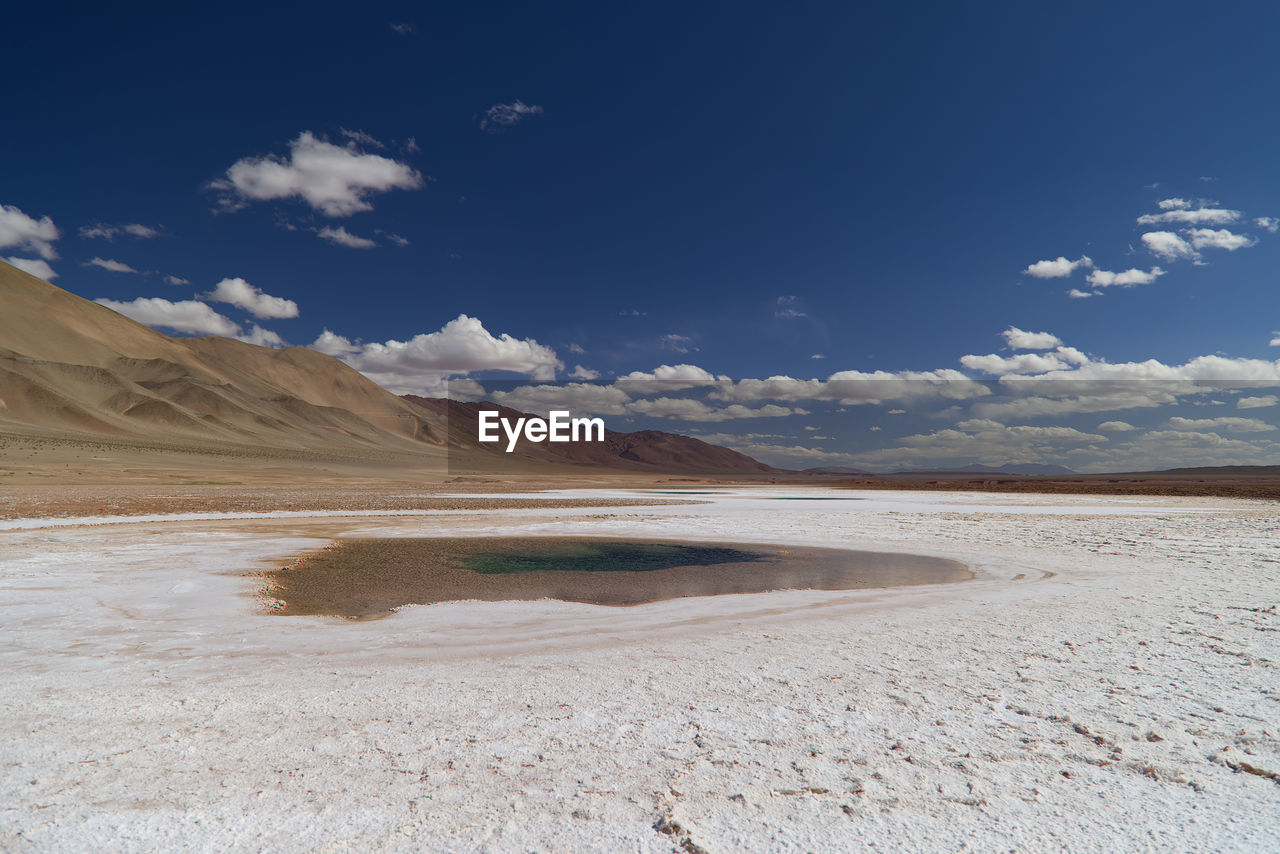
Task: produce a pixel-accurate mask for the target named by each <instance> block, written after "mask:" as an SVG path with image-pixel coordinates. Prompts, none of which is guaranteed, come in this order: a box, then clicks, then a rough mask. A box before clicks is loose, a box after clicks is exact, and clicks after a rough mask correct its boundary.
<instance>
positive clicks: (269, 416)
mask: <svg viewBox="0 0 1280 854" xmlns="http://www.w3.org/2000/svg"><path fill="white" fill-rule="evenodd" d="M485 406H486V407H488V406H491V405H489V404H485ZM478 407H479V404H472V403H456V402H453V401H448V400H442V399H431V398H422V397H414V396H407V397H398V396H396V395H394V394H392V393H391V392H388V391H387V390H386V389H384V388H382V387H381V386H379V385H377V384H376V383H374V382H373V381H371V380H369V379H368V378H366V377H365V376H364V375H363V374H361V373H359V372H358V371H355V370H353V369H352V368H350V367H349V366H347V365H346V364H344V363H343V362H341V361H338V360H337V359H334V358H332V357H330V356H326V355H324V354H323V353H319V352H316V351H315V350H311V349H308V348H306V347H290V348H288V349H283V350H275V349H271V348H267V347H259V346H256V345H254V344H247V343H245V342H242V341H237V340H234V339H230V338H218V337H193V338H183V337H170V336H168V335H164V334H163V333H160V332H157V331H156V330H154V329H151V328H150V327H147V326H144V325H142V324H140V323H137V322H135V321H133V320H130V319H129V318H127V317H125V316H123V315H121V314H119V313H117V312H114V311H112V310H110V309H108V308H106V307H104V306H101V305H98V304H97V303H94V302H90V301H89V300H86V299H82V298H81V297H78V296H76V295H74V294H72V293H69V292H68V291H65V290H63V289H62V288H59V287H56V286H54V285H51V284H49V283H48V282H45V281H43V280H41V279H37V278H35V277H34V276H30V275H28V274H26V273H24V272H22V271H20V270H18V269H16V268H14V267H12V266H9V265H7V264H3V263H0V433H10V434H28V435H40V436H44V437H57V436H64V437H67V438H72V439H76V440H81V441H82V440H85V439H102V440H105V441H120V440H126V441H128V442H130V443H132V444H133V445H135V446H137V445H142V446H145V447H156V448H161V447H163V448H165V449H168V450H173V449H175V448H183V447H189V448H200V449H206V450H208V449H214V450H216V449H235V450H237V452H244V453H247V454H253V453H254V452H263V451H268V450H270V451H289V452H303V453H319V454H322V455H336V456H338V457H342V458H344V459H359V458H367V459H373V458H378V459H381V460H386V459H387V458H388V455H391V456H394V457H397V458H400V457H405V458H407V460H408V462H409V463H410V464H417V465H421V466H425V467H437V468H441V469H443V468H444V467H445V465H446V464H448V465H449V466H450V468H452V466H453V464H460V465H465V463H466V462H467V461H468V460H474V461H476V462H478V463H482V464H484V465H485V466H486V467H487V468H488V469H489V470H495V468H496V469H497V470H499V471H500V470H501V466H502V465H504V464H508V463H515V462H517V461H519V462H520V463H521V464H522V465H525V466H527V465H529V464H537V465H541V466H542V467H544V468H552V467H560V468H563V467H566V466H573V467H574V468H575V469H582V468H590V467H592V466H596V467H604V468H611V469H622V470H631V471H646V472H654V473H659V472H661V473H690V474H692V473H698V474H753V475H759V474H768V473H772V472H776V471H777V470H776V469H774V468H772V467H770V466H767V465H765V464H764V463H760V462H757V461H756V460H753V459H751V458H750V457H748V456H746V455H744V454H740V453H738V452H736V451H731V450H729V449H727V448H721V447H717V446H715V445H709V444H707V443H706V442H702V441H700V440H698V439H693V438H689V437H687V436H680V435H676V434H673V433H664V432H660V431H656V430H643V431H640V432H636V433H618V432H615V431H607V433H606V437H605V441H604V442H601V443H576V444H574V443H569V444H564V445H559V444H555V445H553V444H543V445H528V444H527V443H522V444H521V445H520V446H519V447H518V448H517V451H516V453H514V454H512V455H510V456H508V455H505V454H503V453H502V452H501V451H497V452H496V453H497V455H496V456H495V449H494V447H493V446H489V445H481V444H480V443H479V441H478V440H477V433H476V423H475V411H476V409H477V408H478ZM496 408H499V409H502V410H503V411H504V413H505V414H506V415H507V416H508V417H510V416H512V415H522V414H524V413H516V412H515V410H511V409H506V408H505V407H496Z"/></svg>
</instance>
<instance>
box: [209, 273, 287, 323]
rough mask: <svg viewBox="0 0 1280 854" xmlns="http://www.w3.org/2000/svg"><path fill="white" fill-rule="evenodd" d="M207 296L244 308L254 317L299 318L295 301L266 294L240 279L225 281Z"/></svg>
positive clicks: (216, 300) (219, 283) (215, 300)
mask: <svg viewBox="0 0 1280 854" xmlns="http://www.w3.org/2000/svg"><path fill="white" fill-rule="evenodd" d="M207 296H208V298H209V299H211V300H213V301H214V302H225V303H230V304H231V305H234V306H236V307H237V308H243V309H244V310H245V311H247V312H249V313H250V314H252V315H253V316H254V317H260V318H264V319H265V318H277V319H278V318H286V317H297V316H298V304H297V303H296V302H294V301H293V300H291V299H284V298H283V297H273V296H271V295H270V294H264V293H263V292H262V291H261V290H259V289H258V288H255V287H254V286H253V285H251V284H249V283H248V282H246V281H245V280H244V279H241V278H239V277H237V278H234V279H223V280H222V281H220V282H218V284H217V287H215V288H214V289H213V290H212V291H211V292H210V293H209V294H208V295H207Z"/></svg>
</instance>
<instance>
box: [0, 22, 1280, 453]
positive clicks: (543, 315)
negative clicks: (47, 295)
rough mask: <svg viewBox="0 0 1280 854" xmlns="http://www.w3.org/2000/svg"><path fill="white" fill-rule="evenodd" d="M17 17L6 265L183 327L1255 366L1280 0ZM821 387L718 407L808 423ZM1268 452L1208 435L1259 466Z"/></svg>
mask: <svg viewBox="0 0 1280 854" xmlns="http://www.w3.org/2000/svg"><path fill="white" fill-rule="evenodd" d="M5 20H6V30H7V31H8V32H10V33H12V34H20V37H16V38H11V39H9V40H8V43H7V45H6V50H5V52H4V54H3V56H0V68H2V69H3V74H4V79H5V81H6V86H5V89H6V99H5V100H6V109H5V110H4V113H3V118H2V119H0V122H3V125H4V127H3V128H2V131H3V138H4V140H5V144H4V151H5V158H4V161H3V166H0V204H3V205H4V206H5V208H4V217H3V218H0V257H5V258H11V259H19V260H18V262H17V263H20V264H21V265H25V266H26V268H28V269H31V270H36V271H38V272H39V273H41V274H43V275H52V274H56V278H54V279H53V281H54V282H55V283H56V284H58V285H60V286H62V287H65V288H67V289H69V290H71V291H73V292H75V293H78V294H80V295H82V296H86V297H89V298H95V299H102V300H107V301H109V302H108V304H110V305H111V306H112V307H115V308H117V309H119V310H123V311H126V313H130V312H131V313H132V314H133V315H134V316H136V317H138V318H139V319H143V320H145V321H147V322H151V323H153V324H156V325H157V326H158V328H162V329H164V330H165V331H168V332H179V333H184V334H191V333H218V334H239V335H241V336H244V337H247V338H251V339H252V340H255V341H258V342H261V343H268V344H269V343H282V342H285V343H288V344H292V345H312V344H313V343H316V342H317V341H319V343H318V344H317V346H319V347H322V348H324V349H326V350H327V351H328V352H331V353H333V354H334V355H338V356H340V357H343V358H346V359H347V360H348V361H350V362H351V363H352V364H353V365H355V366H356V367H358V368H361V369H362V370H365V371H366V372H367V373H369V374H370V375H371V376H374V377H375V378H377V379H379V380H380V381H383V382H384V383H385V384H387V385H388V387H391V388H393V390H396V391H417V390H420V391H430V390H432V389H436V388H438V387H439V380H440V379H441V378H444V377H457V376H461V375H467V374H470V375H473V376H478V377H482V378H483V377H486V376H493V375H495V373H496V374H497V375H502V376H507V377H511V376H525V377H528V378H531V379H533V380H537V381H548V380H552V379H557V380H561V381H564V380H567V379H570V376H569V375H570V372H571V371H574V370H575V369H576V368H578V367H579V366H581V369H580V370H579V371H578V372H577V373H578V376H579V377H589V376H591V375H593V374H599V377H600V379H602V380H606V381H608V380H612V379H613V378H615V377H619V376H626V375H628V374H631V373H632V372H646V373H652V372H654V371H655V369H657V368H658V367H659V366H662V365H667V366H676V365H682V364H683V365H692V366H696V367H697V368H698V369H700V370H703V371H705V372H707V373H708V374H709V375H712V376H726V377H732V378H734V379H742V378H767V377H771V376H785V377H790V378H794V379H798V380H802V379H811V378H812V379H819V380H825V379H827V378H829V377H831V376H832V375H834V374H839V373H841V372H862V373H863V374H869V373H871V372H876V371H882V372H889V373H891V374H894V375H895V376H896V375H900V374H901V372H903V371H916V372H930V371H944V370H945V371H959V372H961V373H962V374H965V375H969V376H973V377H976V378H984V379H994V378H998V377H1001V376H1006V375H1008V374H1010V372H1011V371H1014V372H1016V375H1019V376H1021V375H1025V374H1026V373H1027V372H1028V366H1027V365H1025V364H1022V365H1013V364H1011V363H994V362H990V361H988V362H986V363H983V362H980V361H975V360H973V359H970V360H969V362H968V363H967V364H966V363H965V362H963V361H962V359H963V357H965V356H970V357H982V356H986V355H988V354H995V355H999V356H1002V357H1005V358H1009V357H1013V356H1015V355H1017V354H1018V353H1019V352H1021V353H1023V354H1024V355H1025V354H1027V353H1031V354H1035V353H1042V354H1043V353H1054V352H1057V351H1056V349H1055V348H1056V347H1058V346H1063V347H1068V348H1074V350H1075V351H1077V352H1079V353H1080V354H1082V356H1084V357H1085V358H1086V359H1087V362H1080V361H1079V360H1078V359H1077V360H1075V361H1072V360H1067V361H1065V362H1062V363H1061V364H1059V365H1058V366H1056V369H1057V370H1082V369H1083V370H1086V371H1090V370H1092V371H1094V372H1095V373H1093V374H1087V377H1088V378H1092V379H1097V378H1099V377H1101V376H1103V375H1106V376H1108V377H1109V378H1126V379H1127V378H1132V377H1135V376H1139V375H1142V376H1147V375H1148V374H1149V373H1150V372H1149V371H1148V373H1147V374H1143V373H1142V371H1141V369H1139V368H1130V369H1127V371H1125V370H1113V369H1112V368H1099V367H1098V366H1099V365H1109V366H1123V365H1138V364H1141V363H1143V362H1145V361H1146V360H1156V361H1157V362H1158V363H1159V364H1160V365H1161V366H1164V367H1168V368H1169V369H1171V370H1175V374H1173V375H1170V376H1163V375H1162V379H1166V380H1170V381H1173V380H1186V379H1187V378H1188V377H1190V376H1192V375H1194V376H1196V377H1199V378H1202V379H1203V378H1206V376H1207V375H1206V373H1205V372H1206V371H1208V372H1209V373H1213V374H1214V375H1213V376H1212V377H1208V378H1214V379H1222V378H1226V377H1228V376H1245V375H1247V376H1249V377H1251V378H1254V379H1257V378H1258V377H1260V376H1262V375H1263V374H1265V372H1266V370H1268V368H1267V366H1268V365H1269V366H1270V369H1271V370H1272V371H1273V372H1274V371H1275V370H1276V368H1277V366H1276V365H1275V360H1276V359H1277V357H1278V356H1280V349H1277V346H1278V345H1280V334H1277V332H1276V330H1280V297H1278V296H1277V288H1276V284H1277V283H1276V271H1277V270H1278V269H1280V254H1278V253H1280V234H1277V233H1275V231H1274V229H1275V227H1276V222H1275V221H1273V220H1272V219H1270V218H1273V217H1277V216H1280V193H1278V192H1277V191H1280V171H1278V167H1277V165H1276V164H1277V158H1276V157H1275V141H1276V140H1277V139H1280V113H1277V112H1276V110H1274V109H1273V106H1274V104H1275V103H1276V102H1277V96H1278V95H1280V92H1277V82H1278V81H1280V76H1278V74H1277V71H1276V67H1275V63H1274V56H1275V51H1274V45H1275V40H1276V37H1277V35H1278V34H1280V7H1277V6H1276V5H1275V4H1273V3H1265V2H1252V3H1225V4H1220V5H1218V6H1216V7H1214V8H1213V9H1212V10H1208V11H1206V9H1205V7H1204V6H1203V5H1202V4H1191V3H1180V2H1172V3H1170V2H1166V3H1158V4H1157V3H1123V4H1116V3H1073V4H1059V5H1056V6H1055V7H1054V8H1046V4H1032V3H986V4H951V3H925V4H915V5H911V6H895V7H893V8H883V9H878V10H868V9H866V8H859V7H856V6H855V5H854V4H844V3H826V4H809V3H802V4H788V5H785V6H784V5H779V4H750V3H733V4H685V3H681V4H674V3H657V4H653V3H651V4H645V5H644V6H643V7H641V6H638V5H634V6H623V5H621V4H601V3H583V4H551V5H545V4H543V5H534V4H525V3H513V4H456V5H453V6H444V5H440V6H433V5H423V4H382V3H364V4H360V5H359V6H351V5H347V4H344V5H341V6H337V5H325V4H310V5H308V6H306V7H305V9H304V8H303V7H292V6H290V7H285V6H283V5H278V4H255V5H244V6H239V7H236V6H230V5H218V6H217V7H209V8H205V7H198V6H196V5H194V4H155V5H154V6H153V7H152V8H150V9H149V10H140V9H139V10H133V11H130V12H127V13H122V12H120V11H117V10H116V9H115V8H113V7H111V6H110V5H107V6H104V5H102V4H69V5H63V6H60V7H57V8H52V7H45V8H37V7H35V6H25V7H22V8H19V9H17V10H15V11H9V12H7V13H6V16H5ZM1161 202H1164V203H1165V206H1164V207H1161V206H1160V203H1161ZM46 217H47V218H48V220H47V221H46V220H45V218H46ZM1140 217H1146V218H1147V221H1146V222H1139V218H1140ZM46 222H47V224H46ZM138 226H142V228H139V227H138ZM130 227H131V228H130ZM55 232H56V237H55V236H51V235H53V234H54V233H55ZM152 232H154V234H153V233H152ZM1144 235H1147V236H1148V237H1146V238H1145V239H1144ZM1150 235H1157V236H1156V237H1154V238H1153V237H1150ZM1159 235H1164V236H1159ZM1084 257H1087V259H1088V262H1087V263H1085V262H1080V259H1081V258H1084ZM1059 258H1062V259H1064V261H1063V262H1062V263H1059V264H1057V265H1056V266H1054V265H1047V266H1043V265H1042V266H1035V265H1037V264H1038V262H1042V261H1056V259H1059ZM95 259H97V262H96V263H95ZM1073 262H1079V263H1073ZM41 264H43V265H45V266H41ZM1064 265H1065V266H1064ZM113 267H114V268H115V269H109V268H113ZM124 267H127V268H128V269H129V270H133V271H136V272H129V271H127V270H124V269H123V268H124ZM1064 270H1069V271H1070V272H1069V275H1066V276H1062V277H1049V276H1046V275H1043V274H1047V273H1054V272H1063V271H1064ZM1157 270H1158V272H1156V271H1157ZM1036 273H1040V274H1042V275H1039V276H1038V275H1036ZM1109 273H1114V274H1117V276H1108V275H1107V274H1109ZM1090 277H1092V283H1091V278H1090ZM178 280H182V281H178ZM175 281H177V282H178V283H176V284H171V283H170V282H175ZM1100 283H1101V284H1100ZM1072 291H1075V292H1076V294H1077V295H1076V296H1075V297H1072V296H1069V293H1070V292H1072ZM1083 294H1087V295H1088V296H1081V295H1083ZM139 298H142V299H144V300H150V302H146V303H136V302H135V300H138V299H139ZM270 298H275V299H274V300H272V299H270ZM157 300H161V301H163V302H159V301H157ZM255 313H256V314H255ZM460 315H466V316H467V318H468V320H466V321H465V322H463V323H458V322H456V321H455V319H456V318H458V317H459V316H460ZM451 322H452V325H449V324H451ZM166 323H169V324H170V325H167V326H166V325H165V324H166ZM1011 328H1013V329H1016V330H1025V331H1028V332H1044V333H1048V334H1050V335H1051V336H1052V337H1054V338H1056V339H1057V340H1058V342H1059V343H1058V344H1055V345H1054V346H1053V347H1051V348H1047V349H1045V348H1041V349H1025V348H1024V349H1021V350H1019V349H1016V348H1015V347H1014V346H1013V345H1012V344H1011V343H1010V341H1009V336H1008V335H1006V334H1003V333H1006V332H1007V330H1009V329H1011ZM326 331H327V332H328V333H329V335H327V336H324V337H322V336H323V334H324V333H325V332H326ZM433 333H434V334H435V337H427V338H417V336H431V335H432V334H433ZM503 336H509V337H503ZM1273 340H1275V341H1277V344H1272V343H1271V342H1272V341H1273ZM415 341H416V344H415V343H414V342H415ZM388 342H409V343H407V344H406V345H405V346H403V347H396V346H393V345H391V344H388ZM815 356H820V357H822V358H814V357H815ZM1206 357H1214V358H1217V359H1219V360H1220V361H1219V362H1217V363H1214V364H1213V365H1211V366H1209V365H1207V363H1204V362H1200V363H1196V362H1195V360H1196V359H1198V358H1206ZM1224 360H1225V361H1224ZM1188 365H1198V366H1199V367H1192V368H1187V367H1186V366H1188ZM975 366H976V367H975ZM1040 367H1041V368H1042V369H1044V370H1042V371H1041V372H1044V371H1047V370H1052V369H1054V366H1052V365H1047V364H1042V365H1041V366H1040ZM1177 369H1181V370H1182V373H1181V374H1177V373H1176V370H1177ZM1098 371H1101V373H1098ZM1259 371H1261V372H1263V374H1260V373H1258V372H1259ZM1214 372H1216V373H1214ZM1113 374H1114V375H1115V376H1113ZM1082 378H1083V377H1082ZM1245 396H1250V397H1265V395H1259V394H1257V393H1254V392H1248V393H1247V394H1245ZM828 397H830V395H828ZM1178 400H1179V401H1181V402H1184V403H1185V402H1187V401H1186V400H1185V399H1184V398H1183V397H1179V398H1178ZM1234 401H1235V398H1232V399H1231V400H1226V401H1224V402H1223V403H1222V404H1221V405H1222V406H1224V407H1226V408H1228V409H1232V408H1233V407H1234V406H1235V403H1234ZM783 403H785V401H781V400H774V401H773V405H782V404H783ZM795 403H796V401H794V400H793V401H792V404H795ZM792 408H800V407H799V406H798V405H796V406H793V407H792ZM1086 408H1087V407H1086ZM1210 408H1212V407H1210ZM1249 408H1250V409H1251V410H1252V416H1251V417H1257V416H1259V413H1261V414H1262V416H1265V417H1267V418H1269V419H1270V420H1272V421H1274V420H1275V412H1276V410H1275V409H1272V408H1270V407H1267V406H1261V405H1256V406H1255V405H1252V404H1251V405H1250V407H1249ZM806 412H808V413H809V415H807V416H794V415H791V416H786V417H783V416H773V417H770V418H743V419H733V420H721V421H718V422H716V429H723V430H725V431H726V432H725V434H724V435H725V436H727V437H729V438H726V439H725V441H732V437H733V436H746V435H747V434H753V435H764V434H766V433H768V434H776V435H777V436H781V437H787V436H791V437H794V438H796V439H797V441H800V440H806V435H805V433H806V431H804V430H803V428H804V427H805V426H814V425H813V424H810V423H806V422H805V419H806V418H809V419H810V420H812V418H814V417H816V413H817V412H818V410H817V409H815V408H814V407H812V406H810V407H808V408H807V409H806ZM630 414H631V415H632V416H639V415H641V413H640V412H638V411H635V412H632V413H630ZM953 414H954V416H955V420H956V421H957V422H965V421H973V420H974V419H973V417H972V415H973V413H972V412H970V411H968V410H967V409H966V410H965V411H963V412H956V413H953ZM1075 414H1077V415H1078V414H1079V412H1077V413H1075ZM1112 414H1114V413H1112ZM1239 414H1240V413H1237V412H1235V411H1234V409H1233V411H1232V412H1230V413H1229V415H1228V416H1223V417H1234V416H1237V415H1239ZM1015 415H1016V414H1013V415H1010V416H1009V417H1015ZM1009 417H1006V419H1005V420H1006V421H1007V422H1008V425H1013V421H1010V420H1009ZM1017 417H1022V418H1024V419H1025V420H1026V424H1025V425H1022V426H1045V425H1046V424H1047V422H1045V421H1044V420H1043V419H1044V417H1045V416H1043V415H1037V416H1034V418H1039V419H1040V420H1034V418H1033V417H1032V416H1028V415H1026V414H1025V413H1024V414H1022V415H1020V416H1017ZM1087 417H1089V418H1093V417H1094V416H1093V415H1092V414H1090V415H1088V416H1087ZM1105 417H1109V416H1107V415H1106V414H1105V413H1103V414H1102V415H1100V416H1098V418H1095V419H1094V420H1095V421H1097V420H1098V419H1100V418H1105ZM1170 417H1183V418H1184V420H1185V419H1186V416H1170ZM1215 417H1217V416H1215ZM642 420H643V419H642ZM1190 420H1195V421H1205V420H1210V421H1211V420H1212V419H1205V418H1198V419H1190ZM1008 425H1007V426H1008ZM1015 426H1016V425H1015ZM1084 426H1087V425H1084ZM1161 426H1163V427H1164V428H1166V429H1164V430H1163V432H1179V433H1186V432H1196V433H1199V434H1205V433H1213V434H1214V435H1218V436H1219V438H1222V439H1224V440H1229V441H1238V440H1239V437H1238V436H1236V437H1234V438H1233V436H1232V435H1229V434H1228V433H1227V432H1225V431H1224V430H1220V429H1217V428H1212V429H1211V428H1209V427H1202V428H1201V429H1199V430H1198V431H1195V430H1185V429H1179V430H1171V429H1167V428H1168V426H1169V425H1168V424H1167V422H1160V423H1159V424H1156V425H1153V428H1154V427H1161ZM1181 426H1183V427H1185V425H1181ZM765 427H768V428H769V429H767V430H766V429H764V428H765ZM920 429H924V428H920ZM934 429H943V427H942V426H940V427H938V428H934ZM1144 429H1145V428H1144ZM807 432H808V433H810V434H814V433H818V434H825V433H829V432H832V431H831V430H810V431H807ZM835 432H836V433H839V430H836V431H835ZM846 432H848V431H846ZM1254 432H1255V433H1257V434H1263V433H1264V432H1265V431H1262V430H1257V431H1254ZM928 433H929V431H928V430H925V432H924V433H920V434H919V435H927V434H928ZM912 435H916V434H912ZM1090 435H1103V434H1099V433H1097V432H1096V429H1095V430H1094V432H1092V433H1090ZM866 438H867V436H865V435H863V436H862V439H866ZM746 441H747V440H745V439H742V440H739V444H740V445H742V444H744V443H745V442H746ZM806 441H807V443H808V444H807V445H806V447H812V448H817V445H815V443H814V441H812V440H806ZM1111 441H1114V439H1112V440H1111ZM1153 441H1154V440H1153ZM1207 441H1210V442H1212V440H1207ZM1257 442H1262V444H1261V445H1259V444H1257ZM757 444H760V443H757ZM765 444H768V443H765ZM774 444H776V446H777V447H778V448H785V447H788V446H789V445H788V443H787V442H786V441H785V440H784V439H779V440H778V441H777V442H776V443H774ZM819 444H820V443H819ZM1252 447H1255V450H1256V453H1253V456H1252V457H1248V455H1249V453H1251V452H1249V451H1247V450H1246V449H1244V448H1242V447H1236V446H1231V448H1229V449H1227V450H1223V449H1222V447H1221V446H1218V451H1215V452H1214V453H1218V454H1219V456H1218V457H1212V456H1208V457H1204V458H1203V459H1204V460H1206V461H1214V460H1218V459H1223V460H1225V459H1227V458H1228V457H1229V458H1230V459H1231V460H1233V461H1245V459H1246V457H1248V461H1253V462H1257V461H1273V462H1280V459H1275V460H1272V459H1271V456H1274V452H1275V451H1276V450H1277V448H1278V447H1280V446H1277V445H1275V443H1274V442H1271V441H1270V439H1257V440H1256V441H1255V444H1254V446H1252ZM849 450H850V449H849V448H846V449H845V450H844V451H832V453H833V454H836V453H847V452H849ZM962 452H963V451H961V453H962ZM756 453H759V454H761V455H762V456H769V455H770V453H771V452H770V451H769V450H768V449H764V450H761V449H759V448H757V450H756ZM1046 453H1047V452H1046ZM1171 453H1172V452H1171ZM1179 453H1181V452H1179ZM1231 454H1236V456H1230V455H1231ZM1174 455H1175V456H1176V454H1174ZM1223 455H1226V456H1223ZM1042 456H1043V455H1042ZM1187 458H1188V459H1190V457H1187ZM831 459H832V460H834V459H836V457H835V456H832V457H831ZM1098 459H1101V458H1098ZM1196 459H1198V460H1199V459H1201V458H1199V457H1197V458H1196ZM773 460H774V461H782V462H785V461H786V460H785V458H784V457H781V456H777V455H776V454H775V455H774V457H773ZM841 461H844V462H847V460H844V459H843V458H841ZM819 462H820V461H819ZM1112 462H1113V463H1114V464H1116V465H1119V464H1120V463H1119V462H1118V461H1115V460H1113V461H1112ZM1177 462H1178V460H1172V461H1171V463H1170V464H1176V463H1177ZM1099 464H1101V463H1099Z"/></svg>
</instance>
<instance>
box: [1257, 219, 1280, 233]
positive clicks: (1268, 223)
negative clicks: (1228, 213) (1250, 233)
mask: <svg viewBox="0 0 1280 854" xmlns="http://www.w3.org/2000/svg"><path fill="white" fill-rule="evenodd" d="M1253 224H1254V225H1256V226H1257V227H1258V228H1265V229H1266V230H1267V231H1269V232H1271V233H1272V234H1275V232H1276V231H1277V230H1278V229H1280V219H1277V218H1276V217H1273V216H1260V217H1258V218H1257V219H1255V220H1254V221H1253Z"/></svg>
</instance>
